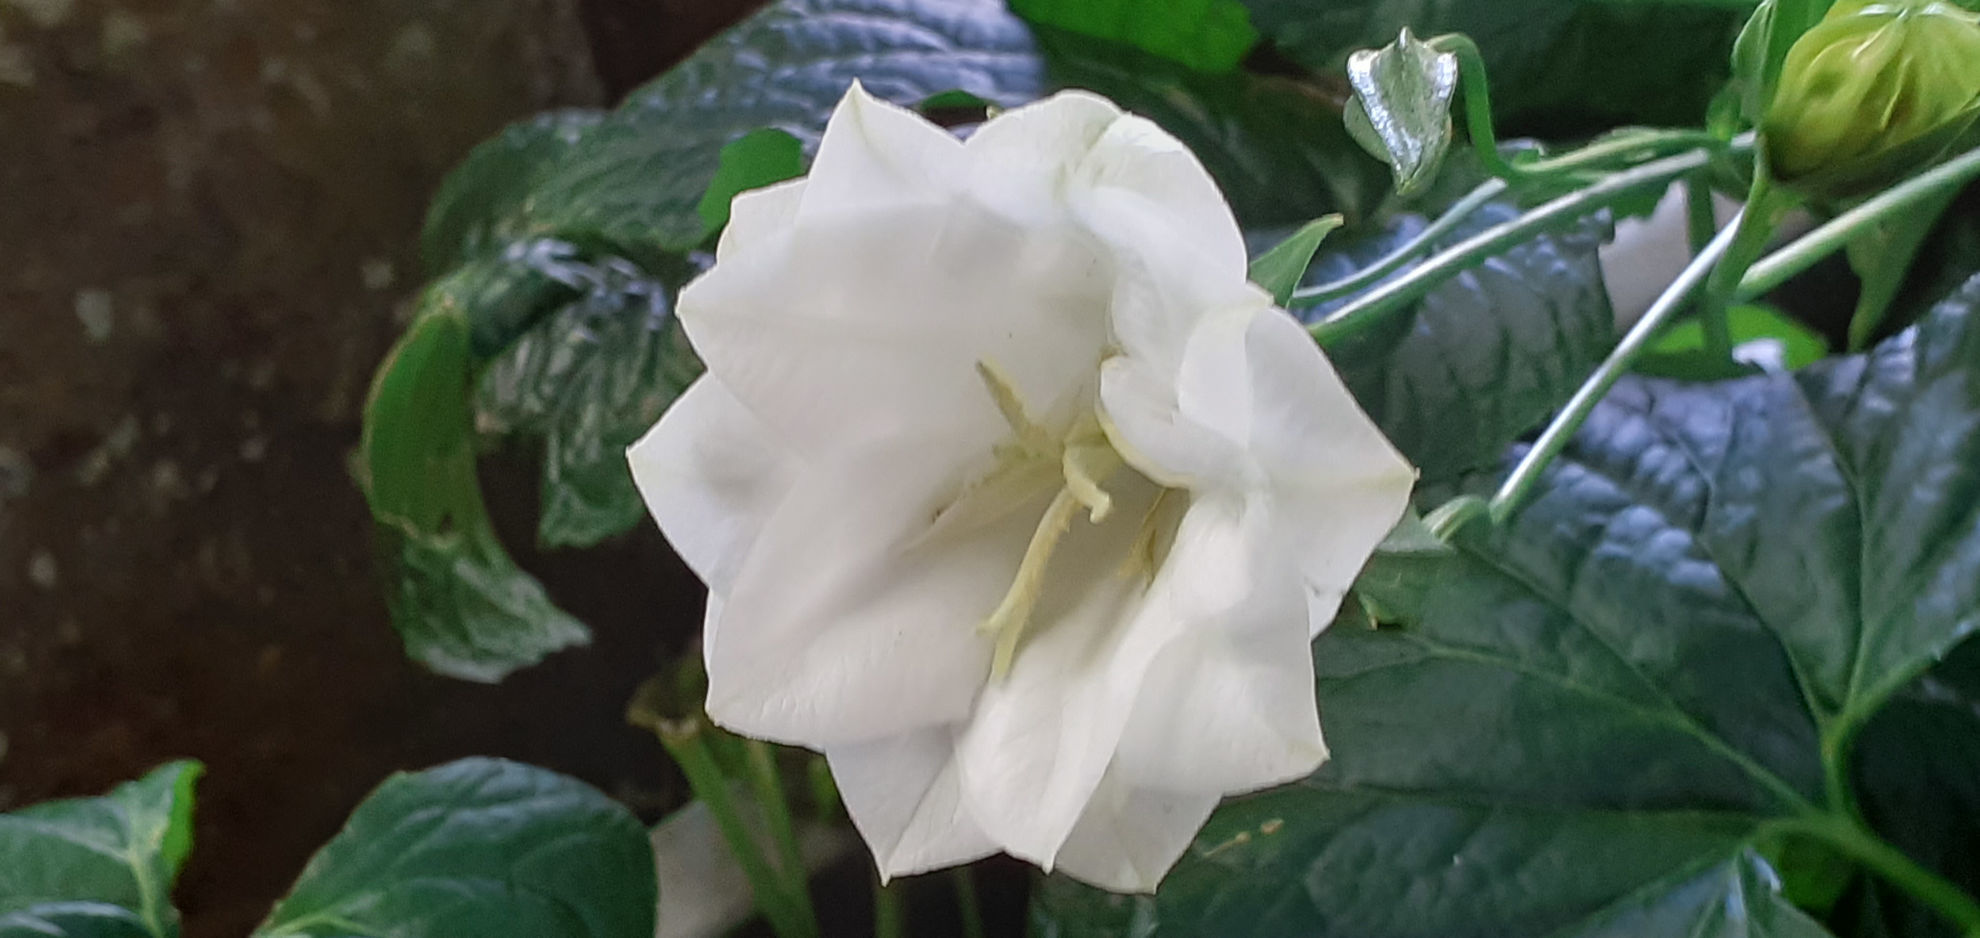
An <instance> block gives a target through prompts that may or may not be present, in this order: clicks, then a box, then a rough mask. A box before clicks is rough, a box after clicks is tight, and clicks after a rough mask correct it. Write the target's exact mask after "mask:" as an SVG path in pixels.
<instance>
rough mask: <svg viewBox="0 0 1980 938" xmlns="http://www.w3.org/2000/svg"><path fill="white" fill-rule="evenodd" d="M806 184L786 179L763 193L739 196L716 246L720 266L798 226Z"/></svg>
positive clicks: (730, 209)
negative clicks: (799, 206) (723, 262)
mask: <svg viewBox="0 0 1980 938" xmlns="http://www.w3.org/2000/svg"><path fill="white" fill-rule="evenodd" d="M804 188H805V180H803V179H787V180H785V181H783V182H780V183H776V184H774V185H769V186H764V187H763V188H761V189H751V190H749V191H748V192H744V193H741V194H738V195H737V196H736V198H735V201H733V202H731V203H729V224H728V225H727V226H726V227H724V228H723V229H722V237H721V239H720V240H718V241H716V242H715V259H716V261H717V262H718V263H719V262H721V261H722V260H724V259H726V258H728V257H729V256H731V255H733V254H734V253H735V252H737V251H746V250H749V249H750V248H751V247H752V246H754V245H756V244H759V243H762V242H764V241H768V240H770V239H771V238H773V237H775V236H776V235H778V234H779V233H782V232H787V231H789V230H790V229H791V226H793V225H795V224H797V213H798V205H799V203H800V202H802V201H803V200H804Z"/></svg>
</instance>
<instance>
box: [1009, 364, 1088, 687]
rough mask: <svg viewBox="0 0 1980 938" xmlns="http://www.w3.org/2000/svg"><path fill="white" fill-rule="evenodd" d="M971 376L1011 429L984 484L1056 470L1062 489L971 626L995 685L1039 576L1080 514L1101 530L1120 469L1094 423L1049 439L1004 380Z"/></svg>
mask: <svg viewBox="0 0 1980 938" xmlns="http://www.w3.org/2000/svg"><path fill="white" fill-rule="evenodd" d="M976 372H977V374H978V375H980V376H982V378H983V385H984V387H986V388H988V389H989V391H990V399H991V400H992V401H994V402H995V403H996V405H997V411H998V412H999V413H1001V414H1003V417H1004V422H1005V423H1008V424H1010V427H1011V440H1010V441H1009V442H1006V443H1002V444H999V445H998V446H997V447H996V450H995V455H996V456H997V459H998V461H999V463H1000V466H999V469H998V470H996V471H993V472H992V474H991V476H990V479H992V480H995V479H1000V478H1002V477H1004V476H1005V475H1009V476H1011V477H1012V478H1014V479H1015V478H1021V477H1024V476H1026V475H1028V474H1029V473H1028V470H1027V471H1025V472H1019V471H1018V470H1017V468H1016V467H1032V466H1038V465H1039V464H1040V463H1043V464H1044V465H1046V466H1049V465H1051V464H1052V462H1056V463H1058V470H1059V476H1060V478H1061V479H1062V480H1063V482H1064V485H1063V486H1062V487H1061V488H1060V489H1059V491H1058V493H1057V494H1056V495H1054V496H1052V503H1051V504H1050V505H1049V506H1047V507H1046V509H1045V516H1044V517H1043V518H1040V519H1039V521H1038V527H1037V528H1036V529H1035V530H1034V531H1033V532H1032V535H1031V543H1030V544H1029V545H1027V546H1026V547H1025V551H1024V559H1022V560H1020V561H1019V562H1018V569H1017V575H1016V577H1014V578H1013V579H1012V581H1011V586H1010V589H1009V590H1007V591H1006V592H1005V593H1004V598H1003V601H1001V602H999V603H998V604H997V608H996V611H994V612H992V613H990V616H989V618H987V619H984V620H983V622H982V623H981V624H979V625H978V626H977V628H978V630H980V631H981V632H983V633H984V634H985V635H990V636H994V637H995V638H996V646H995V650H994V651H993V652H992V655H991V661H990V679H991V680H993V681H995V680H1001V679H1003V677H1004V676H1005V675H1006V674H1009V673H1010V670H1011V662H1012V660H1013V659H1014V658H1016V657H1017V648H1018V643H1019V642H1020V641H1021V640H1022V639H1023V638H1024V633H1025V628H1026V626H1028V625H1029V624H1030V621H1031V613H1032V610H1033V609H1034V608H1036V607H1037V605H1038V599H1039V595H1040V593H1041V592H1042V591H1043V590H1044V586H1045V571H1046V569H1047V568H1048V567H1049V566H1050V565H1051V562H1052V555H1053V553H1054V552H1055V551H1057V550H1058V548H1059V542H1060V541H1062V540H1064V539H1065V536H1066V533H1067V531H1069V530H1070V529H1071V528H1072V523H1073V519H1074V518H1075V517H1077V516H1078V515H1079V512H1080V510H1081V509H1085V511H1086V513H1087V518H1088V520H1089V521H1091V522H1092V523H1094V524H1099V523H1100V522H1102V521H1104V520H1106V518H1107V516H1108V515H1109V514H1111V513H1112V512H1113V509H1114V498H1113V496H1112V495H1110V494H1108V492H1107V490H1106V489H1105V488H1104V485H1105V484H1106V482H1107V479H1108V478H1109V477H1111V476H1112V475H1113V474H1114V473H1115V472H1116V471H1118V470H1119V469H1120V468H1121V465H1122V461H1121V456H1120V454H1119V453H1118V452H1115V450H1114V447H1113V445H1112V444H1111V443H1109V442H1108V441H1107V434H1106V432H1105V431H1104V430H1103V429H1102V428H1101V426H1100V422H1099V420H1098V418H1096V417H1095V416H1094V415H1092V414H1088V415H1086V416H1084V417H1082V418H1081V419H1079V420H1077V421H1075V422H1074V423H1073V425H1072V427H1071V428H1070V429H1068V430H1067V431H1066V432H1065V433H1064V434H1063V435H1061V434H1057V433H1053V432H1052V431H1051V430H1048V429H1046V428H1045V426H1044V425H1042V424H1040V423H1039V422H1038V421H1036V420H1034V419H1033V418H1032V416H1031V413H1030V412H1029V411H1028V410H1027V409H1026V408H1025V406H1024V400H1023V398H1022V397H1020V396H1019V394H1018V391H1017V385H1016V383H1015V382H1013V381H1012V380H1011V378H1010V375H1008V374H1006V373H1005V372H1004V371H1003V370H1002V369H1000V368H998V367H997V366H996V365H994V364H992V363H990V362H987V361H979V362H977V363H976ZM1047 460H1050V462H1047ZM1006 469H1009V470H1010V471H1009V472H1006V471H1005V470H1006ZM1047 471H1050V470H1047Z"/></svg>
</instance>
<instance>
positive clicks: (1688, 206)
mask: <svg viewBox="0 0 1980 938" xmlns="http://www.w3.org/2000/svg"><path fill="white" fill-rule="evenodd" d="M1684 209H1685V213H1684V227H1685V234H1686V235H1687V236H1688V237H1689V238H1690V239H1691V253H1693V254H1697V253H1698V252H1699V251H1702V250H1704V249H1705V245H1706V244H1708V243H1710V242H1711V240H1712V235H1713V233H1714V232H1716V231H1717V230H1718V228H1719V219H1718V216H1717V215H1716V214H1715V213H1714V211H1713V209H1712V185H1711V183H1708V182H1706V181H1705V179H1704V177H1703V174H1700V175H1698V176H1693V177H1692V178H1691V179H1690V180H1689V181H1687V182H1686V183H1685V184H1684Z"/></svg>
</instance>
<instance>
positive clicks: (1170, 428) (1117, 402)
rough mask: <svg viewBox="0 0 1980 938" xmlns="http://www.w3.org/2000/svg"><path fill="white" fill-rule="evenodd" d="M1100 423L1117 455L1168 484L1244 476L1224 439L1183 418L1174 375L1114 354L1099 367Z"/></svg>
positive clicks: (1237, 454)
mask: <svg viewBox="0 0 1980 938" xmlns="http://www.w3.org/2000/svg"><path fill="white" fill-rule="evenodd" d="M1099 413H1100V417H1101V423H1102V426H1104V427H1105V428H1106V431H1107V438H1108V440H1109V441H1110V442H1112V443H1113V444H1114V449H1115V450H1117V451H1119V452H1120V454H1121V458H1122V459H1124V460H1126V461H1127V463H1128V465H1130V466H1133V467H1134V468H1135V469H1136V470H1138V471H1139V472H1140V473H1141V474H1142V475H1145V476H1147V477H1149V478H1150V479H1154V480H1155V481H1157V482H1159V483H1161V484H1162V485H1165V486H1168V487H1171V488H1205V487H1210V486H1218V485H1227V484H1229V482H1230V480H1233V479H1239V478H1242V477H1243V476H1244V466H1245V465H1246V462H1247V460H1246V458H1245V456H1244V453H1243V452H1242V451H1241V450H1239V449H1238V448H1237V446H1236V445H1235V444H1234V443H1232V442H1231V441H1230V440H1229V439H1228V438H1226V437H1224V436H1222V435H1220V434H1218V433H1217V432H1215V431H1213V430H1211V429H1210V428H1208V427H1205V426H1203V425H1201V424H1199V423H1197V422H1195V421H1194V420H1190V419H1189V418H1187V417H1185V416H1183V414H1182V411H1181V409H1180V407H1179V406H1178V404H1177V402H1176V388H1175V376H1174V374H1172V373H1166V372H1164V370H1163V369H1162V368H1161V367H1159V366H1156V365H1152V364H1150V363H1147V362H1144V361H1140V360H1137V359H1132V358H1128V357H1126V356H1119V357H1115V358H1110V359H1108V360H1107V361H1106V362H1105V363H1104V364H1103V365H1102V366H1101V368H1100V407H1099Z"/></svg>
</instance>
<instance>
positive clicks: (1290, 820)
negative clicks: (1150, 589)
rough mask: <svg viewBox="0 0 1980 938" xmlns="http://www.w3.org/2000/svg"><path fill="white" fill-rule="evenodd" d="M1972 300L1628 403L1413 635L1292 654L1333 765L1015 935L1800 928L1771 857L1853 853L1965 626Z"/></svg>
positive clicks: (1567, 457) (1554, 473)
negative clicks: (1814, 352)
mask: <svg viewBox="0 0 1980 938" xmlns="http://www.w3.org/2000/svg"><path fill="white" fill-rule="evenodd" d="M1976 305H1980V279H1976V280H1974V281H1971V282H1969V284H1968V285H1967V286H1966V287H1965V288H1963V289H1962V291H1961V292H1960V293H1959V294H1958V295H1957V296H1955V297H1954V298H1953V299H1951V300H1948V301H1947V302H1945V303H1943V304H1941V305H1940V306H1939V307H1938V308H1937V309H1936V310H1935V311H1934V312H1933V313H1932V314H1931V316H1930V317H1929V318H1928V319H1927V320H1926V321H1925V322H1924V323H1923V324H1922V325H1921V326H1919V327H1918V328H1916V329H1914V330H1912V331H1909V332H1906V333H1904V334H1902V335H1900V336H1898V337H1896V338H1894V339H1892V340H1890V341H1888V342H1886V343H1884V344H1883V345H1881V346H1879V347H1878V348H1877V349H1876V350H1875V351H1873V352H1871V353H1870V354H1867V355H1864V356H1858V357H1854V358H1846V359H1832V360H1828V361H1824V362H1821V363H1818V364H1816V365H1813V366H1811V367H1809V368H1807V369H1804V370H1803V371H1801V372H1798V373H1796V374H1791V375H1789V374H1779V375H1761V376H1754V377H1749V378H1742V379H1736V380H1732V381H1726V382H1721V383H1719V384H1711V385H1699V384H1681V383H1675V382H1666V381H1656V380H1649V379H1628V380H1625V381H1624V382H1623V383H1622V384H1619V385H1618V386H1617V388H1616V389H1615V391H1613V392H1612V394H1611V396H1610V397H1609V399H1607V400H1606V401H1604V402H1603V403H1602V405H1601V406H1599V407H1598V408H1597V409H1596V410H1595V412H1594V414H1593V415H1592V416H1591V417H1590V418H1589V421H1588V423H1587V424H1586V425H1585V426H1584V428H1583V430H1582V432H1581V433H1580V434H1579V435H1577V436H1576V438H1575V440H1574V441H1573V443H1572V444H1571V445H1570V447H1569V448H1568V450H1567V452H1566V453H1565V454H1564V455H1563V457H1562V458H1561V459H1560V460H1559V461H1557V462H1556V463H1555V464H1554V465H1553V466H1552V467H1551V468H1550V470H1549V471H1548V473H1547V474H1546V476H1545V477H1544V479H1543V482H1542V485H1541V489H1540V491H1539V493H1538V495H1537V496H1536V497H1535V498H1534V500H1533V501H1532V502H1531V503H1530V504H1529V506H1528V507H1527V508H1525V509H1524V510H1523V511H1521V512H1520V513H1519V514H1517V515H1515V516H1514V517H1513V519H1512V520H1511V521H1510V522H1509V523H1508V524H1507V526H1506V527H1503V528H1494V527H1492V526H1491V525H1489V524H1476V525H1472V526H1470V527H1467V528H1463V529H1461V530H1460V531H1459V533H1458V536H1457V541H1458V546H1459V547H1460V548H1461V549H1460V551H1459V552H1458V553H1457V554H1455V555H1453V556H1452V557H1451V558H1449V559H1448V560H1447V561H1446V562H1445V565H1444V567H1443V569H1442V570H1441V571H1440V572H1439V575H1438V576H1437V577H1436V578H1435V580H1436V586H1435V587H1434V588H1433V589H1432V591H1431V592H1430V594H1429V595H1428V596H1426V597H1424V598H1423V602H1422V607H1421V609H1420V610H1419V611H1418V612H1417V613H1416V614H1415V615H1414V616H1413V617H1411V618H1410V620H1409V621H1406V622H1405V624H1404V625H1403V626H1401V627H1397V628H1383V629H1376V630H1368V629H1342V628H1336V629H1334V630H1332V631H1330V632H1328V633H1326V634H1325V635H1323V636H1321V638H1320V640H1319V641H1318V642H1316V643H1315V647H1314V661H1315V666H1316V670H1317V672H1318V676H1319V692H1320V700H1321V712H1322V714H1323V715H1324V722H1325V726H1326V729H1327V733H1328V737H1329V744H1330V746H1331V748H1332V750H1333V753H1334V759H1333V761H1332V762H1330V763H1329V764H1327V765H1326V766H1324V767H1323V768H1322V769H1321V771H1320V772H1318V773H1317V774H1315V775H1314V776H1313V777H1312V778H1310V779H1308V780H1307V781H1305V782H1303V783H1301V784H1299V785H1295V786H1292V787H1290V788H1287V789H1283V790H1280V791H1275V792H1269V793H1266V794H1262V795H1258V796H1255V797H1250V798H1243V799H1239V800H1236V801H1234V802H1232V803H1230V804H1228V805H1226V806H1225V807H1224V808H1223V809H1222V810H1220V811H1219V812H1218V814H1217V815H1216V816H1215V817H1214V818H1213V819H1212V822H1211V823H1210V825H1209V826H1208V827H1207V828H1206V829H1205V830H1204V832H1203V834H1202V835H1201V836H1200V837H1199V838H1198V840H1197V841H1196V844H1195V846H1194V847H1193V848H1192V849H1191V851H1190V853H1189V854H1187V855H1185V857H1184V859H1183V860H1182V862H1181V864H1180V865H1179V866H1178V868H1177V869H1176V870H1175V871H1174V872H1173V873H1171V874H1170V876H1169V878H1168V880H1167V881H1166V883H1165V885H1164V887H1163V889H1162V891H1161V892H1160V893H1159V894H1158V896H1157V897H1156V898H1154V899H1153V900H1138V901H1135V902H1132V903H1125V904H1124V903H1122V902H1121V901H1119V900H1117V899H1114V898H1109V897H1106V896H1104V895H1102V894H1097V893H1093V892H1091V891H1089V890H1083V889H1080V888H1077V887H1074V886H1070V885H1067V884H1064V883H1057V884H1053V885H1051V886H1050V887H1049V888H1048V889H1046V890H1045V891H1044V892H1043V893H1042V896H1043V898H1042V900H1041V905H1040V907H1039V909H1038V917H1039V919H1040V920H1041V921H1042V922H1044V923H1046V924H1047V925H1052V924H1053V923H1060V922H1065V923H1072V925H1068V926H1067V928H1065V929H1063V930H1061V931H1059V932H1057V933H1058V934H1066V935H1074V934H1098V933H1100V932H1095V931H1091V930H1086V931H1082V930H1081V929H1082V928H1086V925H1085V924H1083V923H1090V922H1093V921H1095V920H1109V919H1108V917H1109V916H1113V918H1112V919H1111V921H1115V922H1121V921H1127V920H1132V921H1133V922H1134V923H1135V925H1136V929H1137V930H1136V932H1135V933H1136V934H1140V935H1144V936H1163V935H1197V934H1218V935H1227V936H1233V938H1242V936H1247V935H1261V936H1262V935H1281V934H1301V935H1308V936H1313V938H1331V936H1342V938H1346V936H1353V938H1390V936H1395V938H1401V936H1424V938H1429V936H1460V935H1504V934H1520V935H1550V936H1561V938H1566V936H1584V935H1585V936H1596V935H1665V934H1706V933H1709V934H1719V935H1743V936H1758V935H1767V936H1790V935H1791V936H1798V938H1799V936H1813V935H1820V934H1823V932H1822V930H1821V928H1820V927H1819V926H1818V925H1816V924H1815V923H1814V922H1812V921H1811V920H1809V919H1808V918H1806V917H1805V916H1803V915H1802V914H1800V913H1799V912H1797V911H1796V910H1795V909H1794V908H1793V907H1792V906H1791V905H1790V904H1789V903H1788V902H1787V901H1786V900H1785V899H1784V898H1783V897H1782V895H1781V893H1780V891H1779V886H1780V883H1779V877H1780V876H1781V875H1782V871H1792V870H1794V869H1796V868H1795V867H1790V866H1788V865H1786V861H1785V860H1781V861H1780V862H1779V863H1776V862H1775V859H1774V858H1776V857H1777V856H1779V855H1780V854H1779V853H1778V851H1780V850H1781V849H1782V848H1783V846H1784V845H1789V846H1792V845H1795V844H1801V843H1806V842H1812V843H1817V844H1827V845H1831V846H1836V847H1837V848H1838V849H1843V850H1845V852H1849V850H1850V847H1849V846H1848V845H1852V844H1855V843H1860V842H1861V840H1860V838H1863V837H1866V836H1868V834H1867V832H1865V831H1864V830H1863V829H1862V828H1861V827H1859V826H1858V825H1857V822H1856V821H1854V819H1853V817H1852V816H1851V815H1850V814H1849V813H1848V812H1847V810H1846V809H1844V808H1841V807H1838V806H1843V805H1847V804H1849V803H1850V802H1851V801H1852V800H1853V799H1854V797H1855V794H1854V792H1853V791H1852V790H1851V789H1849V788H1848V787H1846V783H1845V781H1844V780H1845V779H1847V778H1848V777H1849V776H1850V771H1849V769H1850V761H1851V759H1852V756H1853V754H1854V753H1855V752H1857V750H1858V746H1857V743H1858V740H1859V736H1860V735H1861V734H1862V733H1864V732H1865V728H1866V724H1867V725H1869V726H1870V731H1884V732H1888V729H1887V728H1880V727H1879V726H1878V725H1877V724H1873V723H1871V718H1872V717H1873V716H1875V715H1876V714H1878V713H1879V712H1880V711H1882V710H1883V709H1884V707H1885V705H1886V704H1887V703H1889V702H1890V700H1891V699H1892V697H1893V695H1894V694H1896V693H1897V692H1898V691H1899V690H1900V689H1901V688H1903V687H1905V686H1906V685H1908V684H1910V683H1911V682H1912V681H1914V680H1915V679H1916V678H1918V677H1919V676H1920V675H1921V674H1923V673H1924V672H1925V671H1926V670H1927V669H1928V668H1929V667H1930V666H1931V665H1932V664H1933V663H1934V662H1935V661H1937V660H1938V659H1940V658H1941V657H1942V656H1944V655H1945V654H1946V653H1947V652H1948V651H1949V650H1950V649H1951V648H1952V647H1953V646H1954V645H1955V644H1957V643H1958V642H1960V641H1961V640H1962V639H1963V638H1965V637H1966V636H1968V635H1970V634H1972V633H1973V632H1974V631H1975V630H1976V628H1980V377H1977V376H1976V375H1975V373H1974V371H1973V368H1972V362H1974V361H1975V360H1980V324H1976V323H1975V319H1976V318H1980V314H1976V312H1975V307H1976ZM1521 450H1523V447H1521V448H1517V449H1516V450H1515V451H1514V453H1513V454H1512V455H1513V457H1514V458H1516V457H1517V456H1518V455H1520V451H1521ZM1480 481H1481V482H1486V483H1489V482H1490V481H1491V480H1489V479H1482V480H1480ZM1378 562H1379V558H1378ZM1969 744H1970V741H1969ZM1881 745H1883V742H1882V741H1870V740H1865V741H1864V742H1863V745H1862V751H1864V752H1866V753H1872V752H1876V751H1877V750H1878V748H1879V746H1881ZM1927 823H1931V822H1927ZM1839 831H1841V832H1840V833H1839ZM1850 855H1852V856H1861V855H1863V854H1862V852H1861V851H1860V850H1858V851H1855V852H1853V853H1850ZM1124 907H1125V908H1124ZM1121 916H1127V917H1128V918H1126V919H1123V918H1121ZM1073 926H1078V927H1073ZM1046 933H1047V934H1053V932H1050V931H1048V932H1046Z"/></svg>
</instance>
